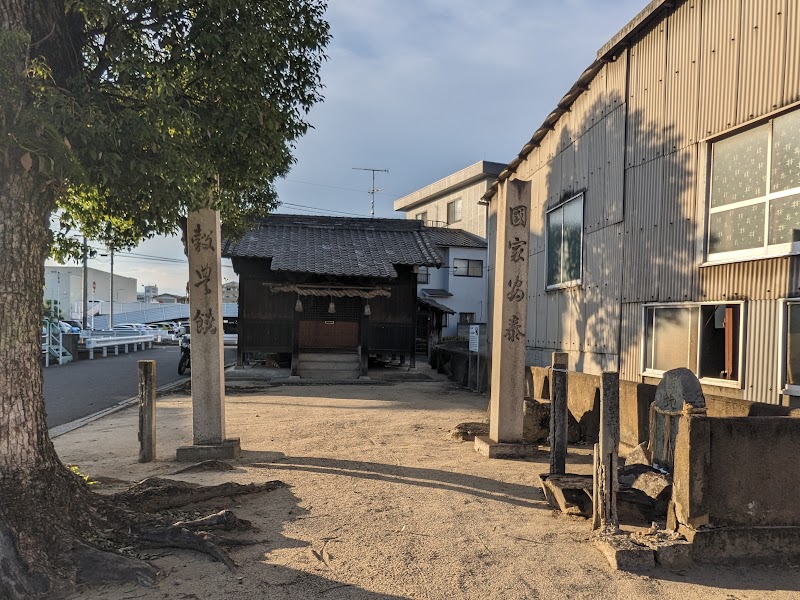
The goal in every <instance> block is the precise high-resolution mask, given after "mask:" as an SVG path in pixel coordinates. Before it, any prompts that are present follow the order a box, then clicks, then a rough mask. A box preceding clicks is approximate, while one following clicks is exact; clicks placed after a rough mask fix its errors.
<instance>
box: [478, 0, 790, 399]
mask: <svg viewBox="0 0 800 600" xmlns="http://www.w3.org/2000/svg"><path fill="white" fill-rule="evenodd" d="M514 179H519V180H525V181H530V182H531V184H530V186H529V187H527V188H526V189H529V190H530V196H531V197H530V219H529V227H530V242H529V246H528V255H527V258H528V274H529V280H528V294H527V302H528V320H527V327H526V330H525V333H526V340H527V341H526V355H527V363H528V364H529V365H539V366H544V365H547V364H549V363H550V353H551V352H553V351H564V352H568V353H569V356H570V364H569V368H570V369H571V370H577V371H583V372H589V373H598V372H600V371H603V370H619V371H620V376H621V378H622V379H626V380H631V381H644V382H650V383H657V382H658V381H659V379H660V376H661V374H662V373H663V372H664V371H666V370H668V369H671V368H674V367H678V366H685V367H688V368H690V369H692V370H693V371H694V372H695V373H696V374H697V375H698V377H700V378H701V381H702V383H703V385H704V388H705V389H706V391H707V392H708V393H713V394H716V395H725V396H731V397H736V398H741V399H744V400H752V401H760V402H768V403H783V404H792V403H800V1H799V0H686V1H675V0H672V1H667V0H658V1H654V2H651V3H650V4H649V5H648V6H647V7H646V8H645V9H644V10H643V11H642V12H641V13H640V14H639V15H638V16H637V17H636V18H635V19H634V20H633V21H632V22H631V23H629V24H628V25H627V26H626V27H625V28H624V29H623V30H622V31H621V32H619V33H618V34H617V35H616V36H615V37H614V38H613V39H612V40H610V41H609V42H608V43H607V44H606V45H605V46H604V47H603V48H602V49H600V51H599V52H598V54H597V58H596V60H595V61H594V62H593V63H592V64H591V66H590V67H589V68H588V69H587V70H586V71H585V72H584V73H583V74H582V75H581V76H580V78H579V79H578V81H577V82H576V83H575V85H574V86H573V87H572V89H571V90H570V91H569V92H568V93H567V95H566V96H565V97H564V98H563V99H562V100H561V102H560V103H559V104H558V106H557V108H556V109H555V110H554V111H553V112H552V113H551V114H550V115H549V116H548V117H547V119H546V120H545V122H544V123H543V125H542V126H541V127H540V128H539V129H538V130H537V131H536V132H535V134H534V136H533V138H532V139H531V141H530V142H529V143H528V144H526V145H525V147H524V148H522V150H521V151H520V154H519V156H518V157H517V158H516V159H514V160H513V161H512V162H511V163H510V164H509V166H508V167H507V168H506V169H505V170H504V171H503V173H502V174H501V175H500V177H499V178H498V180H497V182H496V183H495V184H494V186H493V187H492V188H491V189H490V190H489V191H488V192H487V194H486V196H485V198H486V199H487V200H489V201H490V214H491V213H492V211H494V212H496V206H497V204H498V202H497V201H492V199H493V198H495V197H496V195H497V194H505V193H506V189H507V187H508V182H509V180H514ZM495 200H496V198H495ZM493 207H494V208H493ZM497 218H498V216H497V215H496V214H493V215H492V219H493V220H495V221H496V219H497ZM498 242H500V244H499V245H500V248H499V249H500V250H501V251H503V249H504V248H505V246H506V244H507V243H508V242H509V240H498ZM502 283H503V282H499V283H498V287H497V291H496V293H499V291H500V290H501V286H502ZM493 326H494V327H498V326H500V325H499V324H497V323H495V324H493Z"/></svg>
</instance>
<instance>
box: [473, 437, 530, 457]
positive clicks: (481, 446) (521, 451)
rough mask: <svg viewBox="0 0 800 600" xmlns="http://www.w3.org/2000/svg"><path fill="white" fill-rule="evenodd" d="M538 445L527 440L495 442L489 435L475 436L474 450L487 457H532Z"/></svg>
mask: <svg viewBox="0 0 800 600" xmlns="http://www.w3.org/2000/svg"><path fill="white" fill-rule="evenodd" d="M538 451H539V447H538V446H537V445H536V444H530V443H528V442H517V443H513V442H511V443H508V442H495V441H492V439H491V438H489V436H486V435H476V436H475V452H477V453H478V454H481V455H482V456H486V457H487V458H512V459H513V458H532V457H534V456H536V454H537V453H538Z"/></svg>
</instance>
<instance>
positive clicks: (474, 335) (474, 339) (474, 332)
mask: <svg viewBox="0 0 800 600" xmlns="http://www.w3.org/2000/svg"><path fill="white" fill-rule="evenodd" d="M480 331H481V327H480V325H470V326H469V351H470V352H477V351H478V347H479V346H478V344H479V339H480Z"/></svg>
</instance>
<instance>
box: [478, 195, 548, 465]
mask: <svg viewBox="0 0 800 600" xmlns="http://www.w3.org/2000/svg"><path fill="white" fill-rule="evenodd" d="M496 201H497V238H496V239H497V242H496V244H495V263H494V264H495V273H494V294H493V296H494V303H493V314H492V345H491V348H492V380H491V401H490V404H489V436H488V438H486V437H485V436H481V437H476V438H475V448H476V450H478V451H479V452H481V453H482V454H485V455H488V456H490V457H498V458H500V457H514V456H528V455H531V454H533V453H534V452H535V450H536V446H535V445H534V444H525V443H524V439H523V435H522V423H523V399H524V397H525V328H526V325H527V316H528V263H529V256H530V251H529V243H530V222H529V219H530V214H529V213H530V206H531V184H530V182H529V181H519V180H509V181H505V182H503V183H502V184H501V186H500V190H499V193H498V194H497V196H496Z"/></svg>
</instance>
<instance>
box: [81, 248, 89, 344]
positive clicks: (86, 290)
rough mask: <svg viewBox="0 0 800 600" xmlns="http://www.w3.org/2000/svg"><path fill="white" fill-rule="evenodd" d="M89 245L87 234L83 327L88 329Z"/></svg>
mask: <svg viewBox="0 0 800 600" xmlns="http://www.w3.org/2000/svg"><path fill="white" fill-rule="evenodd" d="M88 255H89V245H88V244H87V243H86V236H83V320H82V321H81V329H83V330H84V331H86V329H87V327H86V326H87V325H88V323H87V320H88V317H89V314H88V313H89V256H88Z"/></svg>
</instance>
